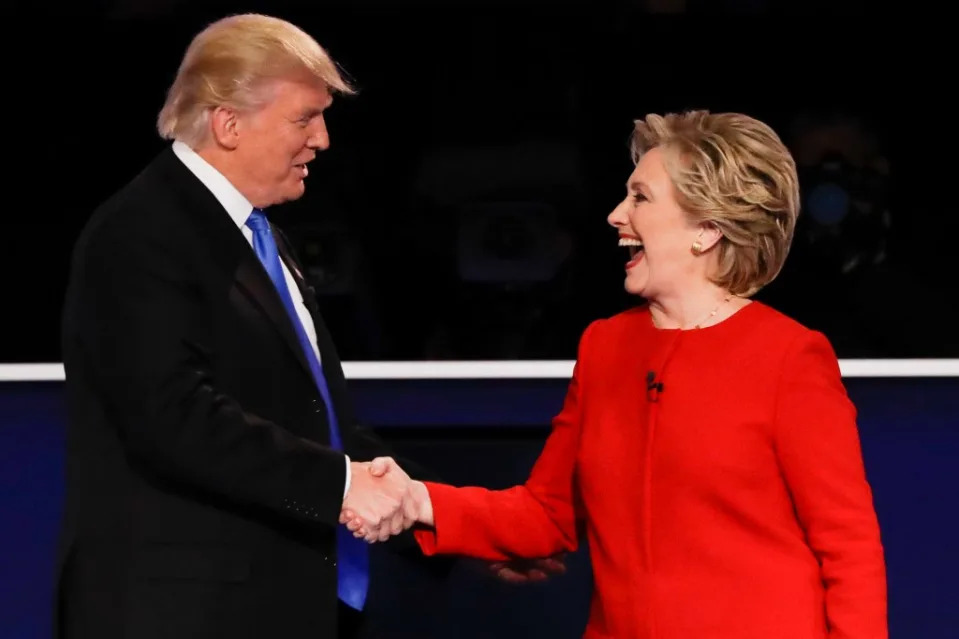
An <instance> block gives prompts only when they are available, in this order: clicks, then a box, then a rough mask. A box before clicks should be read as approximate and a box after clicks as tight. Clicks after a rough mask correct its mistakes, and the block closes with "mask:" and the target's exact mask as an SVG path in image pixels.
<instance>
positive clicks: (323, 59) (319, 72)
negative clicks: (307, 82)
mask: <svg viewBox="0 0 959 639" xmlns="http://www.w3.org/2000/svg"><path fill="white" fill-rule="evenodd" d="M304 75H305V77H308V78H315V79H318V80H320V81H322V82H323V83H325V84H326V86H327V88H329V90H330V91H331V92H333V93H344V94H351V93H353V92H354V90H353V88H352V87H351V86H350V85H349V84H348V83H347V82H346V80H344V79H343V77H342V76H341V75H340V72H339V69H338V68H337V65H336V63H335V62H333V60H332V59H331V58H330V56H329V55H328V54H327V52H326V51H325V50H324V49H323V47H321V46H320V45H319V44H318V43H317V42H316V41H315V40H314V39H313V38H312V37H310V36H309V35H308V34H306V33H305V32H304V31H303V30H302V29H300V28H299V27H297V26H295V25H293V24H290V23H289V22H286V21H285V20H280V19H279V18H273V17H270V16H264V15H258V14H244V15H236V16H230V17H227V18H223V19H222V20H218V21H217V22H214V23H213V24H211V25H209V26H207V27H206V28H205V29H204V30H203V31H201V32H200V33H198V34H197V35H196V37H195V38H194V39H193V42H191V43H190V46H189V47H188V48H187V51H186V54H185V55H184V56H183V61H182V62H181V63H180V68H179V70H178V71H177V75H176V78H175V79H174V81H173V84H172V85H171V86H170V89H169V91H168V92H167V98H166V102H165V103H164V105H163V108H162V109H161V110H160V114H159V116H158V117H157V130H158V131H159V133H160V136H161V137H163V138H164V139H168V140H171V139H179V140H181V141H183V142H185V143H186V144H188V145H190V146H192V147H194V148H197V147H198V146H201V145H202V144H203V143H204V142H205V141H206V139H207V136H208V122H209V116H210V111H211V109H213V108H214V107H217V106H228V107H231V108H234V109H237V110H253V109H256V108H257V107H259V106H262V105H263V104H264V103H265V101H266V100H267V99H268V96H267V95H266V92H265V91H263V88H264V86H265V85H266V84H267V83H268V82H269V81H271V80H276V79H280V78H287V79H289V78H298V77H303V76H304Z"/></svg>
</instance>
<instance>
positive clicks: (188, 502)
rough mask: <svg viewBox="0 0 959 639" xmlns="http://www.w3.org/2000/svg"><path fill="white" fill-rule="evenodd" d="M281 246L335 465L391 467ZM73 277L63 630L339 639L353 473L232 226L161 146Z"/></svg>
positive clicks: (104, 634)
mask: <svg viewBox="0 0 959 639" xmlns="http://www.w3.org/2000/svg"><path fill="white" fill-rule="evenodd" d="M278 236H280V237H282V236H281V235H280V234H279V233H278ZM280 244H281V253H282V255H283V258H284V260H285V261H286V263H287V265H288V267H290V270H291V272H293V273H294V275H295V276H296V277H297V279H298V280H299V284H300V287H301V291H302V293H303V295H304V299H305V301H306V304H307V306H308V307H309V309H310V311H311V312H312V314H313V317H314V320H315V324H316V333H317V341H318V346H319V349H320V352H321V357H322V363H323V368H324V371H325V373H326V376H327V379H328V384H329V387H330V392H331V395H332V400H333V404H334V408H335V410H336V414H337V417H338V421H339V425H340V429H341V431H342V434H343V440H344V445H345V447H346V452H347V453H348V454H349V455H350V456H351V458H352V459H353V460H368V459H371V458H372V457H374V456H377V455H382V454H390V453H389V451H388V450H387V449H386V447H385V446H384V445H383V444H382V443H381V442H380V441H378V440H377V439H376V438H375V437H373V436H372V435H370V434H369V433H368V432H366V431H363V430H362V429H361V428H360V427H358V426H357V421H356V418H355V416H354V413H353V409H352V407H351V405H350V400H349V397H348V394H347V387H346V382H345V380H344V376H343V371H342V368H341V365H340V361H339V359H338V357H337V353H336V349H335V348H334V346H333V343H332V341H331V339H330V335H329V333H328V331H327V330H326V328H325V327H324V325H323V322H322V320H321V319H320V316H319V313H318V312H317V306H316V300H315V299H314V296H313V294H312V291H311V290H309V288H308V287H307V286H305V284H304V283H303V281H302V278H301V276H300V273H301V271H300V269H299V268H297V266H296V264H295V261H294V258H293V256H292V254H291V253H290V251H289V247H288V246H286V245H285V244H284V243H283V242H282V241H281V242H280ZM70 275H71V277H70V282H69V287H68V292H67V296H66V301H65V310H64V318H63V357H64V365H65V367H66V387H67V394H68V405H69V430H68V451H67V496H66V505H65V513H64V521H63V531H62V540H61V546H60V554H59V561H58V589H57V597H58V600H57V605H56V617H57V619H56V620H55V628H56V632H57V633H58V634H59V636H62V637H70V638H74V637H83V638H90V639H119V638H121V637H122V638H124V639H153V638H157V639H160V638H163V639H167V638H169V639H187V638H190V637H203V638H210V637H229V638H230V639H241V638H244V637H251V638H252V637H257V638H260V637H282V638H284V639H295V638H296V637H310V638H311V639H320V638H322V637H333V636H335V619H336V609H337V596H336V549H335V544H334V530H335V526H336V525H337V518H338V516H339V512H340V507H341V503H342V497H343V489H344V481H345V476H346V468H345V461H344V458H343V455H342V454H341V453H338V452H336V451H334V450H331V449H330V448H329V447H328V443H329V438H328V436H329V429H328V424H327V416H326V411H325V406H324V404H323V400H322V398H321V396H320V394H319V392H318V391H317V389H316V387H315V385H314V384H313V382H312V380H311V377H310V373H309V369H308V366H307V363H306V360H305V358H304V357H303V354H302V351H301V350H300V346H299V344H298V342H297V339H296V336H295V334H294V332H293V329H292V326H291V324H290V320H289V318H288V317H287V315H286V313H285V311H284V308H283V306H282V303H281V301H280V299H279V296H278V295H277V293H276V291H275V289H274V288H273V284H272V283H271V281H270V279H269V277H268V276H267V274H266V271H265V270H264V269H263V268H262V266H261V265H260V263H259V261H258V259H257V258H256V255H255V254H254V252H253V251H252V250H251V248H250V246H249V244H248V243H247V242H246V240H245V239H244V238H243V237H242V235H241V234H240V233H239V231H238V230H237V228H236V225H235V224H234V222H233V221H232V220H231V219H230V217H229V216H228V214H227V213H226V212H225V211H224V210H223V208H222V206H221V205H220V204H219V202H218V201H217V200H216V199H215V198H214V196H213V195H212V194H211V193H210V192H209V191H208V190H207V189H206V187H204V186H203V185H202V183H201V182H199V180H197V179H196V177H195V176H194V175H193V174H192V173H190V172H189V170H188V169H187V168H186V167H184V166H183V165H182V164H181V163H180V161H179V160H178V159H177V158H176V156H175V155H174V154H173V152H172V150H170V149H167V150H165V151H163V152H162V153H161V154H160V155H159V156H158V157H157V158H156V159H155V160H154V161H153V162H152V163H151V164H150V165H149V166H148V167H147V168H146V169H145V170H144V171H143V172H142V173H141V174H140V175H139V176H137V177H136V178H135V179H134V180H132V182H131V183H130V184H128V185H127V186H126V187H125V188H123V189H122V190H121V191H120V192H119V193H118V194H116V195H115V196H114V197H112V198H111V199H110V200H109V201H108V202H106V203H105V204H104V205H103V206H101V207H100V208H99V209H98V210H97V211H96V212H95V214H94V215H93V217H92V219H91V220H90V221H89V223H88V225H87V226H86V228H85V229H84V231H83V232H82V234H81V237H80V239H79V241H78V243H77V246H76V249H75V253H74V256H73V261H72V270H71V274H70Z"/></svg>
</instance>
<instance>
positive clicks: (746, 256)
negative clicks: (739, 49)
mask: <svg viewBox="0 0 959 639" xmlns="http://www.w3.org/2000/svg"><path fill="white" fill-rule="evenodd" d="M654 147H660V148H661V149H662V152H663V157H664V162H665V166H666V171H667V173H668V174H669V176H670V178H671V180H672V182H673V186H674V187H675V189H676V198H677V201H678V202H679V204H680V206H682V207H683V209H684V210H685V211H686V212H687V213H688V214H689V215H690V217H691V219H692V221H693V222H694V223H703V222H706V223H712V224H713V225H715V226H716V227H717V228H718V229H719V230H720V232H721V233H722V238H721V239H720V242H719V245H718V246H716V247H715V249H714V250H718V269H717V270H716V272H715V273H714V274H713V275H712V280H713V282H715V283H716V284H717V285H719V286H722V287H724V288H727V289H728V290H729V291H730V292H732V293H733V294H736V295H743V296H748V295H752V294H753V293H755V292H756V291H758V290H759V289H760V288H762V287H763V286H765V285H766V284H768V283H769V282H771V281H772V280H773V279H774V278H775V277H776V276H777V275H778V274H779V271H780V270H781V269H782V266H783V263H784V262H785V261H786V256H787V255H788V253H789V247H790V245H791V244H792V239H793V233H794V231H795V227H796V218H797V217H798V215H799V206H800V204H799V178H798V177H797V174H796V163H795V160H794V159H793V156H792V154H791V153H790V152H789V150H788V149H787V148H786V146H785V145H784V144H783V142H782V141H781V140H780V139H779V136H778V135H776V133H775V132H774V131H773V130H772V128H770V127H769V126H768V125H766V124H764V123H763V122H760V121H759V120H756V119H754V118H751V117H749V116H746V115H742V114H739V113H709V112H708V111H689V112H685V113H671V114H668V115H666V116H661V115H655V114H653V115H647V116H646V118H645V119H644V120H639V121H637V122H636V126H635V129H634V131H633V136H632V140H631V150H632V155H633V160H634V161H636V162H638V161H639V158H640V156H641V155H642V154H643V153H645V152H646V151H648V150H650V149H652V148H654Z"/></svg>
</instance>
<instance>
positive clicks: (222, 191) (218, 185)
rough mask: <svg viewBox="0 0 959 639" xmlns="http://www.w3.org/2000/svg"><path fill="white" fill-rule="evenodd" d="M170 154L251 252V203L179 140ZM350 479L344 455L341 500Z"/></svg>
mask: <svg viewBox="0 0 959 639" xmlns="http://www.w3.org/2000/svg"><path fill="white" fill-rule="evenodd" d="M173 153H174V154H175V155H176V156H177V157H178V158H179V159H180V161H181V162H183V164H184V165H186V168H188V169H189V170H190V171H191V172H192V173H193V175H195V176H196V177H197V179H198V180H200V182H202V183H203V185H204V186H206V188H208V189H209V190H210V192H211V193H212V194H213V196H214V197H215V198H216V199H217V200H218V201H219V202H220V204H222V205H223V208H224V209H226V212H227V214H228V215H229V216H230V219H232V220H233V222H234V224H236V226H237V229H239V231H240V233H242V234H243V237H244V238H246V241H247V244H249V245H250V249H251V250H252V249H253V230H252V229H251V228H250V227H248V226H247V225H246V221H247V219H248V218H249V217H250V214H251V213H252V212H253V205H252V204H250V201H249V200H247V199H246V198H245V197H244V196H243V194H242V193H240V192H239V191H238V190H237V188H236V187H235V186H233V184H232V183H231V182H230V181H229V180H228V179H226V177H225V176H224V175H223V174H222V173H220V172H219V171H217V170H216V169H215V168H213V166H212V165H211V164H210V163H209V162H207V161H206V160H204V159H203V158H201V157H200V156H199V155H197V153H196V152H195V151H194V150H193V149H191V148H190V147H189V146H187V145H186V144H184V143H183V142H181V141H179V140H176V141H174V142H173ZM280 266H281V267H282V268H283V277H284V279H285V280H286V287H287V288H288V289H290V296H291V297H292V298H293V307H294V308H295V309H296V314H297V316H298V317H299V318H300V323H301V324H302V325H303V329H304V330H305V331H306V336H307V337H308V338H309V340H310V346H311V347H312V348H313V352H314V353H316V359H317V361H322V360H321V359H320V349H319V347H318V346H317V345H316V327H315V326H314V325H313V317H312V316H311V315H310V312H309V311H308V310H307V309H306V305H304V304H303V296H302V295H301V294H300V289H299V287H298V286H297V285H296V280H294V279H293V275H292V274H291V273H290V271H289V270H288V269H287V268H286V264H285V263H284V262H283V260H280ZM350 479H351V476H350V458H349V456H346V485H345V486H344V487H343V497H344V498H345V497H346V493H347V491H349V489H350Z"/></svg>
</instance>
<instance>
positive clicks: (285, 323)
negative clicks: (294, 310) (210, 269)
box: [234, 252, 313, 377]
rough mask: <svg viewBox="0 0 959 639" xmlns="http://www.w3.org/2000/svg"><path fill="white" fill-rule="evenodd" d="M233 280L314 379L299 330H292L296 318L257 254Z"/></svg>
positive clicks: (244, 260)
mask: <svg viewBox="0 0 959 639" xmlns="http://www.w3.org/2000/svg"><path fill="white" fill-rule="evenodd" d="M234 279H235V281H236V283H237V285H238V286H239V288H240V289H241V290H242V291H243V292H244V293H246V295H247V296H248V297H249V298H250V299H251V300H252V301H253V303H254V304H255V305H256V306H258V307H259V308H260V310H262V311H263V313H264V315H266V316H267V318H269V320H270V322H271V323H272V324H273V326H274V327H275V328H276V330H277V331H278V332H279V333H280V336H281V337H282V338H283V341H284V342H286V345H287V346H289V347H290V349H291V350H292V351H293V355H294V357H296V360H297V361H298V362H299V363H300V365H301V366H302V367H303V369H304V370H305V371H306V373H307V374H308V375H310V376H311V377H312V375H313V373H312V371H311V369H310V365H309V363H308V362H307V361H306V353H304V352H303V347H302V346H301V344H300V340H299V338H298V337H297V335H296V330H295V329H294V328H293V318H291V317H290V316H289V313H287V312H286V307H285V306H283V301H282V300H281V299H280V294H279V293H278V292H277V290H276V287H275V286H274V285H273V280H271V279H270V277H269V275H268V274H267V272H266V269H264V268H263V265H262V264H260V261H259V260H258V259H257V257H256V254H255V253H253V252H250V256H249V257H247V258H246V259H241V260H240V264H239V266H238V267H237V269H236V272H235V275H234Z"/></svg>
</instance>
